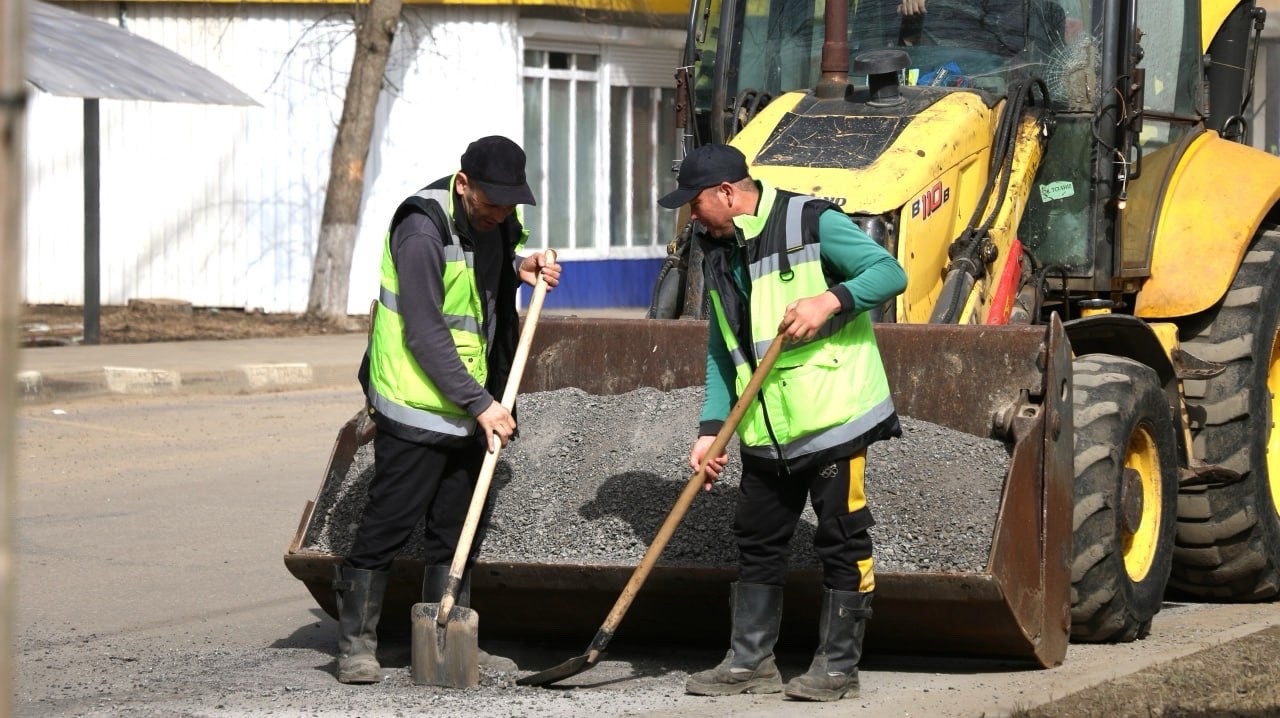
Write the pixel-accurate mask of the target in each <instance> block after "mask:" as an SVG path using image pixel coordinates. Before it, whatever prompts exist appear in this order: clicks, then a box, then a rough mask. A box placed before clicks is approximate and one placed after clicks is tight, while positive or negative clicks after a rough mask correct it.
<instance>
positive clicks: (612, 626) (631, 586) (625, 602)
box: [516, 320, 783, 686]
mask: <svg viewBox="0 0 1280 718" xmlns="http://www.w3.org/2000/svg"><path fill="white" fill-rule="evenodd" d="M713 321H714V320H713ZM782 344H783V338H782V335H778V336H777V337H774V339H773V343H772V344H770V345H769V350H768V351H766V352H765V354H764V357H762V358H761V359H760V364H759V365H758V366H757V367H756V370H755V372H753V373H752V375H751V381H749V382H748V383H747V387H746V388H745V389H743V391H742V395H741V396H739V397H738V401H737V402H736V403H735V404H734V405H733V410H732V411H730V412H729V418H727V419H725V422H724V426H722V427H720V432H719V433H717V434H716V438H715V441H713V442H711V448H709V449H707V453H706V454H705V455H703V459H702V466H701V467H700V468H699V469H698V470H697V471H696V472H695V473H694V474H693V476H690V477H689V483H687V484H685V487H684V491H682V492H681V493H680V498H678V499H676V503H675V506H673V507H672V508H671V513H669V514H667V518H666V520H665V521H663V522H662V527H661V528H660V529H658V535H657V536H655V537H654V539H653V543H651V544H649V548H648V550H646V551H645V553H644V558H643V559H641V560H640V565H639V566H636V570H635V572H633V573H632V574H631V580H630V581H628V582H627V585H626V587H625V588H623V589H622V595H620V596H618V600H617V601H616V602H615V603H614V604H613V610H612V611H610V612H609V616H608V618H606V619H605V621H604V625H602V626H601V627H600V630H599V631H597V632H596V636H595V638H594V639H592V641H591V645H589V646H587V652H586V653H585V654H584V655H581V656H578V657H577V658H570V659H569V660H567V661H565V662H564V663H561V664H560V665H558V666H554V667H552V668H548V669H546V670H545V671H541V672H539V673H534V674H533V675H529V676H525V677H524V678H521V679H519V680H517V681H516V685H521V686H548V685H551V684H552V683H555V682H556V681H561V680H564V679H565V678H568V677H569V676H574V675H577V674H579V673H582V672H583V671H585V670H587V669H588V668H591V667H592V666H594V665H595V664H596V663H598V662H599V661H600V659H601V658H603V657H604V649H605V646H607V645H609V641H610V640H612V639H613V633H614V631H616V630H617V629H618V624H619V623H622V616H623V615H624V614H626V612H627V609H628V608H630V607H631V601H632V600H633V599H634V598H635V597H636V594H637V593H639V592H640V585H641V584H643V583H644V580H645V579H646V578H648V576H649V571H650V570H651V569H652V568H653V565H654V564H655V563H657V562H658V556H660V555H661V554H662V550H663V549H665V548H666V547H667V542H668V541H670V540H671V534H673V533H675V530H676V526H677V525H679V523H680V520H681V519H683V518H684V515H685V513H686V512H687V511H688V510H689V505H690V504H692V503H693V497H694V496H697V495H698V489H700V488H702V485H703V484H704V483H705V479H704V477H705V475H706V472H707V461H709V460H710V459H711V458H713V457H716V456H719V455H720V454H721V453H722V452H723V451H724V448H725V446H727V445H728V444H729V438H730V437H732V436H733V432H734V430H735V429H737V428H738V422H739V421H741V420H742V415H743V414H745V413H746V412H747V407H748V406H750V405H751V402H752V400H754V399H755V396H756V393H758V392H759V391H760V385H761V384H763V383H764V378H765V376H767V375H768V374H769V370H770V369H771V368H773V363H774V362H775V361H777V359H778V355H779V354H780V353H782Z"/></svg>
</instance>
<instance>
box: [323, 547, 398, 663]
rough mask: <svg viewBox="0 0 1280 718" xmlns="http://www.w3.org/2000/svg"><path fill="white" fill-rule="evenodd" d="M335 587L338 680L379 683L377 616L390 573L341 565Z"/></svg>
mask: <svg viewBox="0 0 1280 718" xmlns="http://www.w3.org/2000/svg"><path fill="white" fill-rule="evenodd" d="M333 590H334V594H335V596H336V597H337V600H338V682H339V683H378V682H379V681H381V680H382V666H381V665H379V664H378V617H379V616H381V614H382V595H383V593H384V592H385V591H386V590H387V572H386V571H369V570H365V569H360V568H351V567H349V566H338V567H337V568H336V571H335V577H334V581H333Z"/></svg>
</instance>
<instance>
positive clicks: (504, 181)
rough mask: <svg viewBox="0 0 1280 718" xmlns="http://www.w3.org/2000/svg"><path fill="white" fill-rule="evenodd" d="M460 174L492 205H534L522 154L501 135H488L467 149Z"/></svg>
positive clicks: (522, 151) (521, 151) (514, 144)
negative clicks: (476, 187)
mask: <svg viewBox="0 0 1280 718" xmlns="http://www.w3.org/2000/svg"><path fill="white" fill-rule="evenodd" d="M462 172H463V174H465V175H466V176H467V179H468V180H469V181H471V182H473V183H475V185H476V186H478V187H479V188H480V189H482V190H484V193H485V196H486V197H488V198H489V201H490V202H492V203H494V204H500V205H515V204H532V205H536V204H538V203H537V201H535V200H534V198H533V190H531V189H529V183H528V181H527V180H526V179H525V176H524V150H522V149H520V145H517V144H516V143H514V142H512V141H511V140H509V139H507V138H506V137H502V136H501V135H490V136H488V137H481V138H480V139H478V140H476V141H475V142H472V143H471V144H469V145H467V151H466V152H463V153H462Z"/></svg>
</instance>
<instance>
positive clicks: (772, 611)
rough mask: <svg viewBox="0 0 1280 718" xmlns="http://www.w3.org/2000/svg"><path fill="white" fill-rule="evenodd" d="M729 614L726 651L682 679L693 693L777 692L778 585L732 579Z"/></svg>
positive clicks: (779, 684) (729, 694) (780, 620)
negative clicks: (708, 665) (717, 660)
mask: <svg viewBox="0 0 1280 718" xmlns="http://www.w3.org/2000/svg"><path fill="white" fill-rule="evenodd" d="M730 593H731V594H732V595H731V598H730V601H731V603H730V606H731V609H732V615H733V629H732V635H731V637H730V639H729V652H728V653H726V654H725V657H724V660H723V661H721V662H720V665H718V666H716V667H715V668H712V669H711V670H708V671H700V672H698V673H695V674H693V675H691V676H689V678H688V679H687V680H686V681H685V682H684V690H685V693H689V694H692V695H695V696H732V695H738V694H739V693H777V692H778V691H780V690H782V676H781V675H779V673H778V666H777V664H776V663H775V662H774V658H773V645H774V644H775V643H777V642H778V628H779V626H780V625H781V623H782V587H781V586H766V585H764V584H759V583H741V582H737V583H734V584H733V585H732V586H731V587H730Z"/></svg>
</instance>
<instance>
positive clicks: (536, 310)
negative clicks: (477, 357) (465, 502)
mask: <svg viewBox="0 0 1280 718" xmlns="http://www.w3.org/2000/svg"><path fill="white" fill-rule="evenodd" d="M544 256H545V257H546V260H547V263H548V264H551V263H553V262H555V261H556V251H555V250H554V249H548V250H546V252H545V253H544ZM546 296H547V281H546V280H545V279H544V278H543V277H542V275H541V274H539V275H538V281H537V283H536V284H534V286H533V296H532V297H531V298H530V299H529V310H528V311H527V312H526V313H525V318H524V327H523V328H522V329H521V330H520V343H519V344H518V345H517V346H516V354H515V358H514V359H513V360H512V362H511V373H510V374H508V375H507V387H506V389H505V390H504V391H503V392H502V406H503V407H505V408H506V410H507V411H511V408H512V407H513V406H515V403H516V394H517V393H518V392H519V390H520V378H521V377H522V376H524V366H525V363H526V362H528V360H529V347H530V346H532V345H533V332H534V329H536V328H537V326H538V316H539V315H540V314H542V302H543V300H544V299H545V298H546ZM490 449H491V450H490V451H488V452H486V453H485V455H484V464H483V465H481V467H480V476H479V478H478V479H477V480H476V487H475V490H474V491H472V493H471V505H470V506H469V507H468V508H467V520H466V523H464V524H463V525H462V533H461V535H459V536H458V548H457V549H455V550H454V552H453V563H452V564H450V566H449V584H448V587H447V588H446V589H445V594H444V596H442V597H441V599H440V613H439V615H440V617H441V620H440V623H444V622H445V621H447V620H448V615H449V612H450V610H451V609H452V608H453V604H454V601H456V600H457V589H458V586H459V585H460V584H461V582H462V573H463V571H464V570H466V565H467V555H468V554H469V553H471V543H472V541H473V540H474V539H475V535H476V527H478V526H479V525H480V514H481V513H482V512H483V509H484V501H485V498H486V497H487V496H488V495H489V484H490V483H492V481H493V472H494V469H496V468H497V466H498V452H499V451H500V450H501V449H502V446H501V443H500V442H495V444H494V446H492V447H490Z"/></svg>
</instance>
